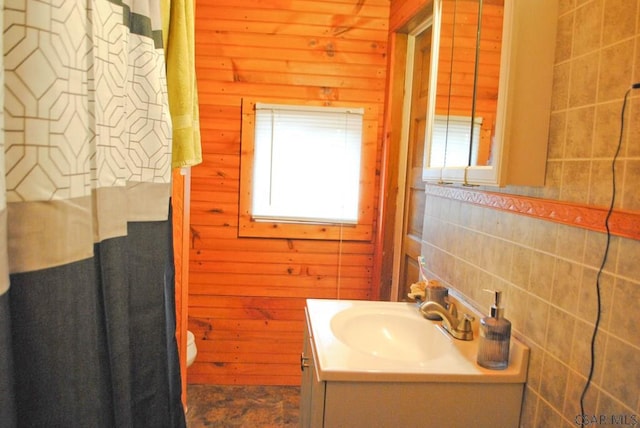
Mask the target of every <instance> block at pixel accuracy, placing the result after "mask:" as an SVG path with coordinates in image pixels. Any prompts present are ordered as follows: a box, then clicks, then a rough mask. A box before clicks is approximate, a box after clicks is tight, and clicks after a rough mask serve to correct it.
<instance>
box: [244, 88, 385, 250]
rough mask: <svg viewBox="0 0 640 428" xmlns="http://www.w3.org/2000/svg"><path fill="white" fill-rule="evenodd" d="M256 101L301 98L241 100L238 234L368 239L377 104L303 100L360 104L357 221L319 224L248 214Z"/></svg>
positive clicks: (374, 177)
mask: <svg viewBox="0 0 640 428" xmlns="http://www.w3.org/2000/svg"><path fill="white" fill-rule="evenodd" d="M257 102H261V103H273V104H291V105H300V102H297V103H294V102H287V101H286V100H284V101H283V100H273V99H272V100H268V99H263V98H260V99H254V98H244V99H243V102H242V134H241V152H240V209H239V218H238V223H239V224H238V235H239V236H240V237H261V238H293V239H327V240H354V241H370V240H371V239H372V235H373V218H374V215H373V214H374V213H373V201H374V193H375V179H376V173H375V169H376V150H377V144H376V139H377V131H378V124H377V120H378V112H377V106H376V105H373V104H367V105H355V104H354V103H345V102H333V101H332V102H331V103H330V104H329V103H327V102H323V101H305V102H304V104H305V105H310V106H328V105H331V106H335V107H363V108H364V115H363V129H362V157H361V166H360V185H361V189H360V200H359V205H358V207H359V208H358V223H357V224H355V225H352V224H343V225H341V224H322V223H285V222H272V221H254V220H253V219H252V217H251V203H252V198H251V192H252V187H253V186H252V184H253V182H252V180H253V153H254V139H255V138H254V137H255V105H256V103H257Z"/></svg>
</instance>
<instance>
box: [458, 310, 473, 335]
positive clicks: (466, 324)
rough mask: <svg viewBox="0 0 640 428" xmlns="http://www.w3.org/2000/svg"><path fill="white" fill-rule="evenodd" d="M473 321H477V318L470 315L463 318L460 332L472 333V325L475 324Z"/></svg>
mask: <svg viewBox="0 0 640 428" xmlns="http://www.w3.org/2000/svg"><path fill="white" fill-rule="evenodd" d="M473 320H475V317H473V316H471V315H469V314H464V315H463V316H462V320H461V321H462V325H461V326H460V327H461V328H460V331H464V332H470V331H472V329H471V323H472V322H473Z"/></svg>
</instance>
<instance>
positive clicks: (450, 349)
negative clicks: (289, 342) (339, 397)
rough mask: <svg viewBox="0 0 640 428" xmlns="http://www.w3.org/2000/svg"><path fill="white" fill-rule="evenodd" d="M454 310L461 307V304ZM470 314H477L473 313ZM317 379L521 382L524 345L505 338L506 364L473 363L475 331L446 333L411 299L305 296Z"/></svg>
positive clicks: (474, 356)
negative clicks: (468, 337) (466, 337)
mask: <svg viewBox="0 0 640 428" xmlns="http://www.w3.org/2000/svg"><path fill="white" fill-rule="evenodd" d="M458 309H459V311H460V312H461V313H462V312H466V311H465V309H464V308H463V307H461V305H460V304H459V305H458ZM474 315H475V316H476V317H479V316H480V314H477V313H475V314H474ZM307 317H308V324H309V330H310V331H309V334H310V337H311V339H312V340H311V344H312V352H313V353H314V354H315V356H316V360H317V364H316V373H317V376H318V379H319V380H341V381H383V382H394V381H404V382H474V383H516V382H520V383H522V382H524V381H525V379H526V374H527V362H528V352H529V350H528V348H527V347H525V346H524V345H523V344H522V343H520V342H519V341H517V340H516V339H514V338H512V339H511V347H510V357H509V358H510V361H509V367H507V368H506V369H505V370H488V369H485V368H483V367H480V366H478V365H477V364H476V355H477V349H478V340H477V335H476V337H475V338H474V340H472V341H462V340H457V339H454V338H452V337H451V336H450V335H449V334H448V333H447V332H445V331H444V329H443V328H442V327H441V325H440V322H439V321H430V320H427V319H426V318H424V317H423V316H422V315H421V314H420V313H419V310H418V308H417V306H416V304H414V303H397V302H372V301H360V300H322V299H308V300H307Z"/></svg>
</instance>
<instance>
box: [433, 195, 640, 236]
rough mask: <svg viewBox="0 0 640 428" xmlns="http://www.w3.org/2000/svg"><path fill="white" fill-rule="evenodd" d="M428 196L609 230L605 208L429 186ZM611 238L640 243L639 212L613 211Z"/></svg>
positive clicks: (596, 229)
mask: <svg viewBox="0 0 640 428" xmlns="http://www.w3.org/2000/svg"><path fill="white" fill-rule="evenodd" d="M425 192H426V193H427V194H428V195H432V196H437V197H441V198H448V199H455V200H458V201H462V202H466V203H470V204H474V205H480V206H483V207H487V208H493V209H497V210H500V211H506V212H511V213H514V214H521V215H526V216H529V217H534V218H539V219H542V220H547V221H553V222H555V223H561V224H565V225H569V226H575V227H581V228H583V229H587V230H592V231H596V232H605V233H606V231H607V221H606V219H607V212H608V211H609V210H608V208H606V207H598V206H593V205H585V204H575V203H571V202H562V201H555V200H550V199H541V198H532V197H528V196H520V195H511V194H506V193H496V192H489V191H483V190H473V189H465V188H460V187H449V186H444V185H435V184H427V186H426V189H425ZM608 225H609V231H610V233H611V234H612V235H616V236H621V237H624V238H631V239H636V240H640V212H635V211H622V210H614V211H613V212H612V213H611V216H610V218H609V221H608Z"/></svg>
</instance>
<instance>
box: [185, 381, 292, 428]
mask: <svg viewBox="0 0 640 428" xmlns="http://www.w3.org/2000/svg"><path fill="white" fill-rule="evenodd" d="M187 405H188V410H187V427H188V428H201V427H216V428H217V427H221V428H223V427H252V428H253V427H256V428H290V427H297V426H298V425H299V413H300V410H299V407H300V388H299V387H297V386H239V385H189V386H188V388H187Z"/></svg>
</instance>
